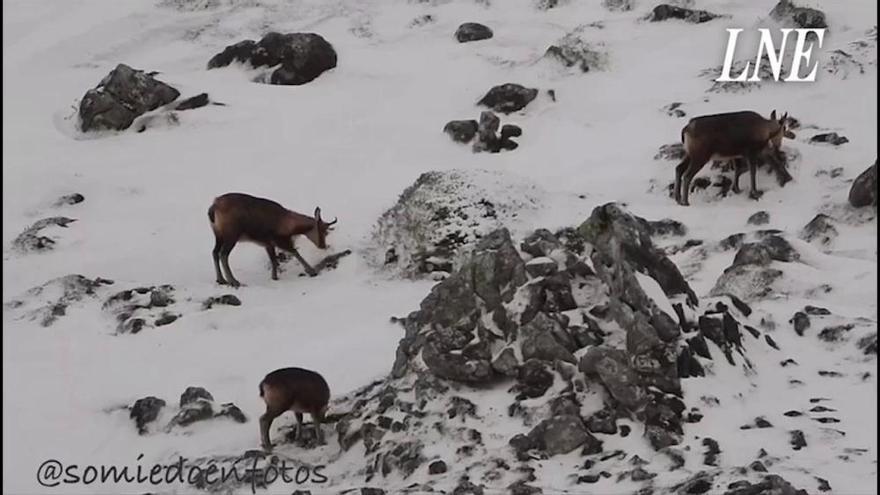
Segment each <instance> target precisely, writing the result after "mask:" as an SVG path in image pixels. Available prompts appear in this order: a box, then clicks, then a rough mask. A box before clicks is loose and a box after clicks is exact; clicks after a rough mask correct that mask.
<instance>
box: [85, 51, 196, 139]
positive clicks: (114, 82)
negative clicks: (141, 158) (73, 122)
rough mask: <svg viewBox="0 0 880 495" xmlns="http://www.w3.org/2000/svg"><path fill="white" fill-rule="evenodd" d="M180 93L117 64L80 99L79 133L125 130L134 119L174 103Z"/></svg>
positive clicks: (140, 72)
mask: <svg viewBox="0 0 880 495" xmlns="http://www.w3.org/2000/svg"><path fill="white" fill-rule="evenodd" d="M178 96H180V92H179V91H177V90H176V89H174V88H173V87H171V86H169V85H168V84H165V83H164V82H162V81H159V80H157V79H155V78H154V77H153V76H152V75H150V74H147V73H145V72H144V71H142V70H135V69H132V68H131V67H129V66H127V65H125V64H119V65H117V66H116V68H115V69H113V70H112V71H111V72H110V74H108V75H107V76H106V77H104V79H103V80H102V81H101V82H100V84H98V86H97V87H95V88H94V89H90V90H89V91H88V92H86V94H85V96H83V98H82V101H80V105H79V119H80V128H81V129H82V130H83V131H100V130H115V131H120V130H123V129H128V127H129V126H131V124H132V122H134V120H135V118H137V117H139V116H141V115H143V114H145V113H147V112H149V111H151V110H155V109H157V108H159V107H161V106H163V105H167V104H168V103H171V102H172V101H174V100H176V99H177V97H178Z"/></svg>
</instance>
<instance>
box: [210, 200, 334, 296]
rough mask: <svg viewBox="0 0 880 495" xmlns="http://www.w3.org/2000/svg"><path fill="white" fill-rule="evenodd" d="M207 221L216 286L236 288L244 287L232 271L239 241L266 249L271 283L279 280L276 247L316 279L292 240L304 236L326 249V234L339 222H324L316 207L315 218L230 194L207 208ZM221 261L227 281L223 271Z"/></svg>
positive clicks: (268, 203) (261, 201)
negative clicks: (232, 255) (232, 254)
mask: <svg viewBox="0 0 880 495" xmlns="http://www.w3.org/2000/svg"><path fill="white" fill-rule="evenodd" d="M208 219H209V220H210V221H211V229H212V230H213V231H214V251H213V253H212V254H213V257H214V271H215V272H216V274H217V283H218V284H224V285H225V284H227V283H228V284H230V285H232V286H233V287H238V286H240V285H241V284H240V283H239V281H238V280H236V278H235V276H234V275H233V274H232V270H230V269H229V253H230V252H231V251H232V248H234V247H235V245H236V243H238V241H250V242H254V243H256V244H259V245H261V246H263V247H264V248H266V253H267V254H268V255H269V261H270V262H271V263H272V280H278V257H277V255H276V253H275V248H280V249H283V250H285V251H287V252H289V253H290V254H292V255H293V256H294V257H295V258H296V259H297V260H298V261H299V262H300V263H302V265H303V267H304V268H305V269H306V273H308V274H309V275H310V276H312V277H314V276H315V275H317V272H316V271H315V269H314V268H312V267H311V265H309V264H308V263H307V262H306V260H304V259H303V257H302V256H300V254H299V252H298V251H297V250H296V248H295V247H294V245H293V238H294V237H295V236H298V235H305V236H306V237H307V238H308V239H309V240H310V241H312V243H313V244H314V245H315V246H317V247H318V248H319V249H327V243H326V237H327V232H329V231H330V230H332V229H331V228H330V227H331V226H332V225H333V224H335V223H336V222H337V220H336V219H334V220H333V221H332V222H329V223H327V222H324V221H323V220H322V219H321V209H320V208H315V216H314V218H313V217H309V216H306V215H303V214H301V213H297V212H295V211H291V210H288V209H286V208H284V207H283V206H281V205H280V204H278V203H276V202H274V201H270V200H268V199H263V198H257V197H254V196H250V195H247V194H242V193H228V194H224V195H222V196H218V197H217V198H215V199H214V203H213V204H212V205H211V207H210V208H208ZM221 261H222V263H223V269H224V270H225V271H226V278H224V277H223V272H222V271H221V270H220V263H221Z"/></svg>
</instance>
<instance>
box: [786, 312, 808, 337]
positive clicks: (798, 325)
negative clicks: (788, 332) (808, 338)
mask: <svg viewBox="0 0 880 495" xmlns="http://www.w3.org/2000/svg"><path fill="white" fill-rule="evenodd" d="M788 322H789V323H791V324H792V325H793V326H794V331H795V332H797V334H798V335H799V336H801V337H803V336H804V331H805V330H806V329H808V328H810V317H809V316H807V314H806V313H804V312H802V311H798V312H797V313H795V314H794V316H792V317H791V319H790V320H788Z"/></svg>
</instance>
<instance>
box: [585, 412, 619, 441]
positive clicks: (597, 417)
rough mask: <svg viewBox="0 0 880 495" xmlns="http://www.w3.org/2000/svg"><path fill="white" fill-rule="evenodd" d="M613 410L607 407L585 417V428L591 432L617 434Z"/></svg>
mask: <svg viewBox="0 0 880 495" xmlns="http://www.w3.org/2000/svg"><path fill="white" fill-rule="evenodd" d="M615 416H616V415H615V414H614V411H613V410H612V409H610V408H608V407H606V408H604V409H601V410H599V411H597V412H595V413H593V414H592V415H591V416H590V417H589V418H587V422H586V424H587V430H589V431H591V432H593V433H605V434H606V435H615V434H617V421H616V417H615Z"/></svg>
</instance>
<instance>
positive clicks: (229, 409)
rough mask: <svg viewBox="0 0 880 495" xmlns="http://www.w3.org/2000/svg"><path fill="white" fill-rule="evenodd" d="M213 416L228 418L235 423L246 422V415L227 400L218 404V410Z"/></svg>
mask: <svg viewBox="0 0 880 495" xmlns="http://www.w3.org/2000/svg"><path fill="white" fill-rule="evenodd" d="M214 417H215V418H230V419H232V420H233V421H235V422H237V423H247V416H245V414H244V413H243V412H242V410H241V409H239V408H238V406H236V405H235V404H233V403H231V402H228V403H226V404H221V405H220V411H218V412H217V414H215V415H214Z"/></svg>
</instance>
